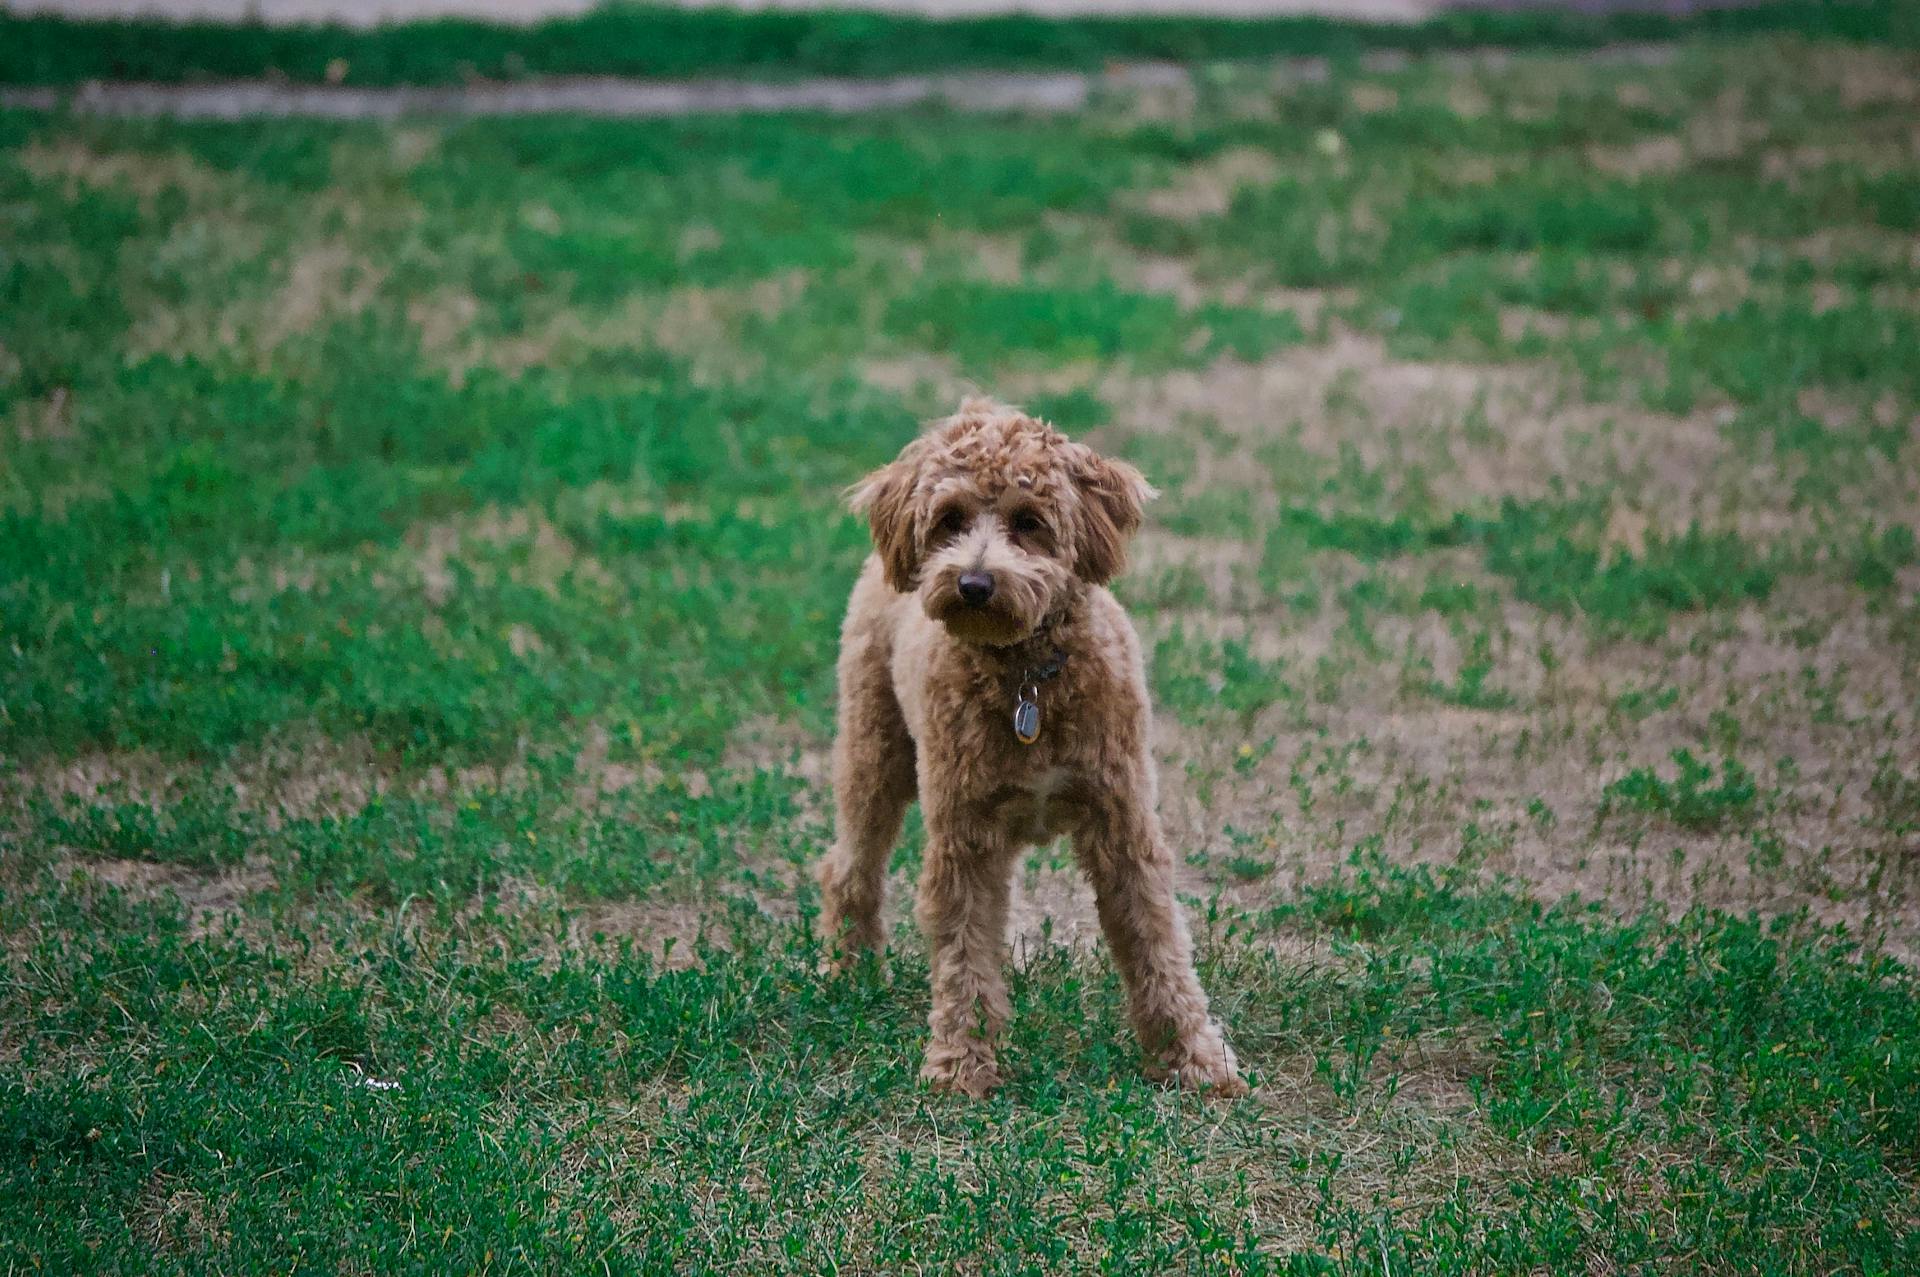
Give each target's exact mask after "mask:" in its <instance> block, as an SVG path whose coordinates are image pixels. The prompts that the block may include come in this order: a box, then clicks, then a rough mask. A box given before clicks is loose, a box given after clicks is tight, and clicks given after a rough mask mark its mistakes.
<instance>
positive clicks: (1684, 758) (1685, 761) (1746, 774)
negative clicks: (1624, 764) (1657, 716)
mask: <svg viewBox="0 0 1920 1277" xmlns="http://www.w3.org/2000/svg"><path fill="white" fill-rule="evenodd" d="M1673 764H1674V766H1675V768H1676V769H1677V774H1676V775H1675V776H1674V777H1673V778H1672V779H1671V780H1669V779H1666V778H1665V777H1662V776H1661V775H1659V773H1657V772H1656V771H1654V769H1653V768H1650V767H1637V768H1635V769H1634V770H1632V771H1630V772H1628V773H1627V774H1626V775H1625V776H1622V777H1621V778H1620V779H1618V780H1616V781H1612V782H1610V783H1609V784H1608V785H1607V787H1606V789H1605V791H1604V792H1603V794H1602V796H1601V801H1600V818H1601V819H1602V820H1605V819H1606V818H1607V817H1608V816H1610V815H1613V814H1614V813H1616V812H1622V811H1626V812H1637V813H1640V814H1643V815H1649V816H1659V817H1663V818H1665V819H1667V820H1670V821H1672V822H1673V823H1674V824H1676V825H1679V826H1680V827H1681V828H1683V829H1698V830H1710V829H1719V828H1722V827H1724V826H1726V825H1730V824H1740V823H1744V822H1746V821H1748V820H1750V819H1752V818H1753V815H1754V814H1755V812H1756V810H1757V806H1758V801H1759V797H1760V793H1759V789H1758V788H1757V786H1756V785H1755V782H1754V777H1753V773H1752V772H1750V771H1748V770H1747V768H1746V766H1745V765H1744V764H1742V763H1741V762H1740V760H1739V759H1737V758H1731V757H1727V758H1722V759H1721V760H1720V774H1719V780H1718V782H1717V783H1715V781H1714V767H1713V764H1712V763H1711V762H1709V761H1705V760H1702V759H1699V758H1696V757H1694V755H1693V752H1692V751H1691V750H1687V749H1676V750H1675V751H1673Z"/></svg>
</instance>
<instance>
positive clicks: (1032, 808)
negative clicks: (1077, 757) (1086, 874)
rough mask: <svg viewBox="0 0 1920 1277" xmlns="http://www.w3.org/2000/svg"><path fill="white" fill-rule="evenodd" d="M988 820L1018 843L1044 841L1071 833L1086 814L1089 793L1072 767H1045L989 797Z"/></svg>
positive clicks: (1011, 781)
mask: <svg viewBox="0 0 1920 1277" xmlns="http://www.w3.org/2000/svg"><path fill="white" fill-rule="evenodd" d="M986 806H987V808H988V812H987V816H988V819H990V820H992V821H993V822H994V823H995V824H997V825H999V826H1000V828H1001V830H1002V831H1003V832H1005V833H1006V834H1007V835H1008V836H1009V837H1011V838H1014V839H1016V840H1026V841H1041V840H1044V839H1048V838H1054V837H1058V836H1059V835H1061V834H1064V833H1067V832H1069V831H1070V830H1071V829H1072V828H1073V827H1074V825H1076V824H1078V823H1079V821H1080V818H1081V817H1082V816H1083V815H1084V814H1085V810H1086V791H1085V786H1084V785H1083V783H1082V782H1081V779H1080V777H1079V774H1078V773H1077V772H1075V771H1074V770H1073V769H1072V768H1069V767H1057V766H1056V767H1042V768H1039V769H1037V770H1036V771H1034V772H1033V773H1032V774H1031V775H1030V776H1023V777H1019V778H1017V779H1010V780H1008V781H1007V782H1005V783H1003V784H1001V785H1000V786H999V787H998V788H996V789H995V790H994V791H993V793H992V794H991V795H990V796H989V797H988V800H987V803H986Z"/></svg>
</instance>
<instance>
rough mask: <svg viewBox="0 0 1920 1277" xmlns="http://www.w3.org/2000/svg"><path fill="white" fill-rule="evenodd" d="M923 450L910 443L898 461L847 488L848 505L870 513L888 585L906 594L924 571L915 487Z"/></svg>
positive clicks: (874, 544) (870, 525)
mask: <svg viewBox="0 0 1920 1277" xmlns="http://www.w3.org/2000/svg"><path fill="white" fill-rule="evenodd" d="M918 453H919V449H918V448H915V447H912V446H909V447H908V448H907V450H906V451H905V452H902V453H901V454H900V456H899V457H898V458H897V459H896V460H894V461H890V462H888V463H887V464H886V465H884V466H881V467H880V468H879V469H878V470H875V471H874V472H873V473H872V474H870V475H868V476H867V477H866V478H864V479H862V480H861V481H860V482H858V483H856V484H854V485H853V486H852V487H851V488H849V489H847V504H848V505H849V506H851V507H852V508H853V512H854V513H855V514H865V515H866V516H867V526H868V527H869V528H871V529H872V530H873V548H874V550H875V551H876V552H877V553H878V554H879V555H880V567H881V569H882V570H883V571H884V572H885V573H886V576H887V584H888V585H891V586H892V587H893V588H894V589H896V590H898V591H899V592H900V593H902V594H905V593H907V592H908V591H910V590H912V589H913V588H914V584H915V578H916V577H917V576H918V575H919V573H920V538H919V536H918V534H917V533H916V532H915V530H914V526H913V524H914V519H913V489H914V484H915V483H916V482H917V481H918V479H919V475H920V464H919V462H920V459H919V455H918Z"/></svg>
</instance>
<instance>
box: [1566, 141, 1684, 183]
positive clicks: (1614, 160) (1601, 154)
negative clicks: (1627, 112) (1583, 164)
mask: <svg viewBox="0 0 1920 1277" xmlns="http://www.w3.org/2000/svg"><path fill="white" fill-rule="evenodd" d="M1587 162H1588V163H1589V164H1591V165H1593V167H1595V168H1597V169H1599V170H1600V171H1601V172H1602V173H1612V174H1614V175H1615V176H1616V177H1625V178H1642V177H1649V176H1653V175H1657V174H1665V173H1677V172H1679V171H1680V170H1681V169H1682V168H1683V167H1685V165H1686V162H1687V144H1686V141H1685V139H1683V138H1678V137H1649V138H1641V139H1640V140H1638V141H1635V142H1627V143H1623V144H1621V145H1617V146H1601V145H1598V144H1596V145H1593V146H1589V147H1588V148H1587Z"/></svg>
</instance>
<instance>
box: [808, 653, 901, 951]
mask: <svg viewBox="0 0 1920 1277" xmlns="http://www.w3.org/2000/svg"><path fill="white" fill-rule="evenodd" d="M877 647H878V645H877V644H876V645H871V646H868V645H858V646H856V645H854V644H852V643H849V644H847V645H846V646H845V647H843V650H842V655H841V660H840V716H839V727H838V731H837V733H836V735H835V736H834V740H833V802H834V840H833V847H832V849H831V850H829V851H828V852H827V854H826V855H825V856H823V857H822V858H821V860H820V864H819V866H818V867H817V869H816V873H817V875H818V877H819V879H820V903H821V910H820V928H821V935H822V937H823V938H824V939H825V941H826V943H827V946H828V953H829V960H830V961H831V962H832V963H833V964H835V965H844V964H845V963H846V962H847V961H848V960H850V959H851V958H852V957H853V956H854V955H856V954H858V953H859V952H860V951H861V950H864V949H874V948H878V947H879V945H880V940H881V935H880V902H881V899H882V897H883V895H884V893H885V890H886V875H887V858H888V857H889V856H890V855H891V854H892V852H893V847H894V843H895V842H897V841H898V840H899V837H900V822H901V820H902V819H903V818H904V817H905V816H906V812H907V804H908V803H910V802H912V801H913V796H914V752H913V737H912V736H911V735H909V734H908V732H907V724H906V720H905V719H904V718H902V717H901V714H900V704H899V702H898V701H897V700H895V699H894V694H893V683H892V679H891V677H890V675H889V673H888V670H887V664H886V661H885V659H884V656H883V654H881V653H880V652H878V651H877V650H875V649H876V648H877Z"/></svg>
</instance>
